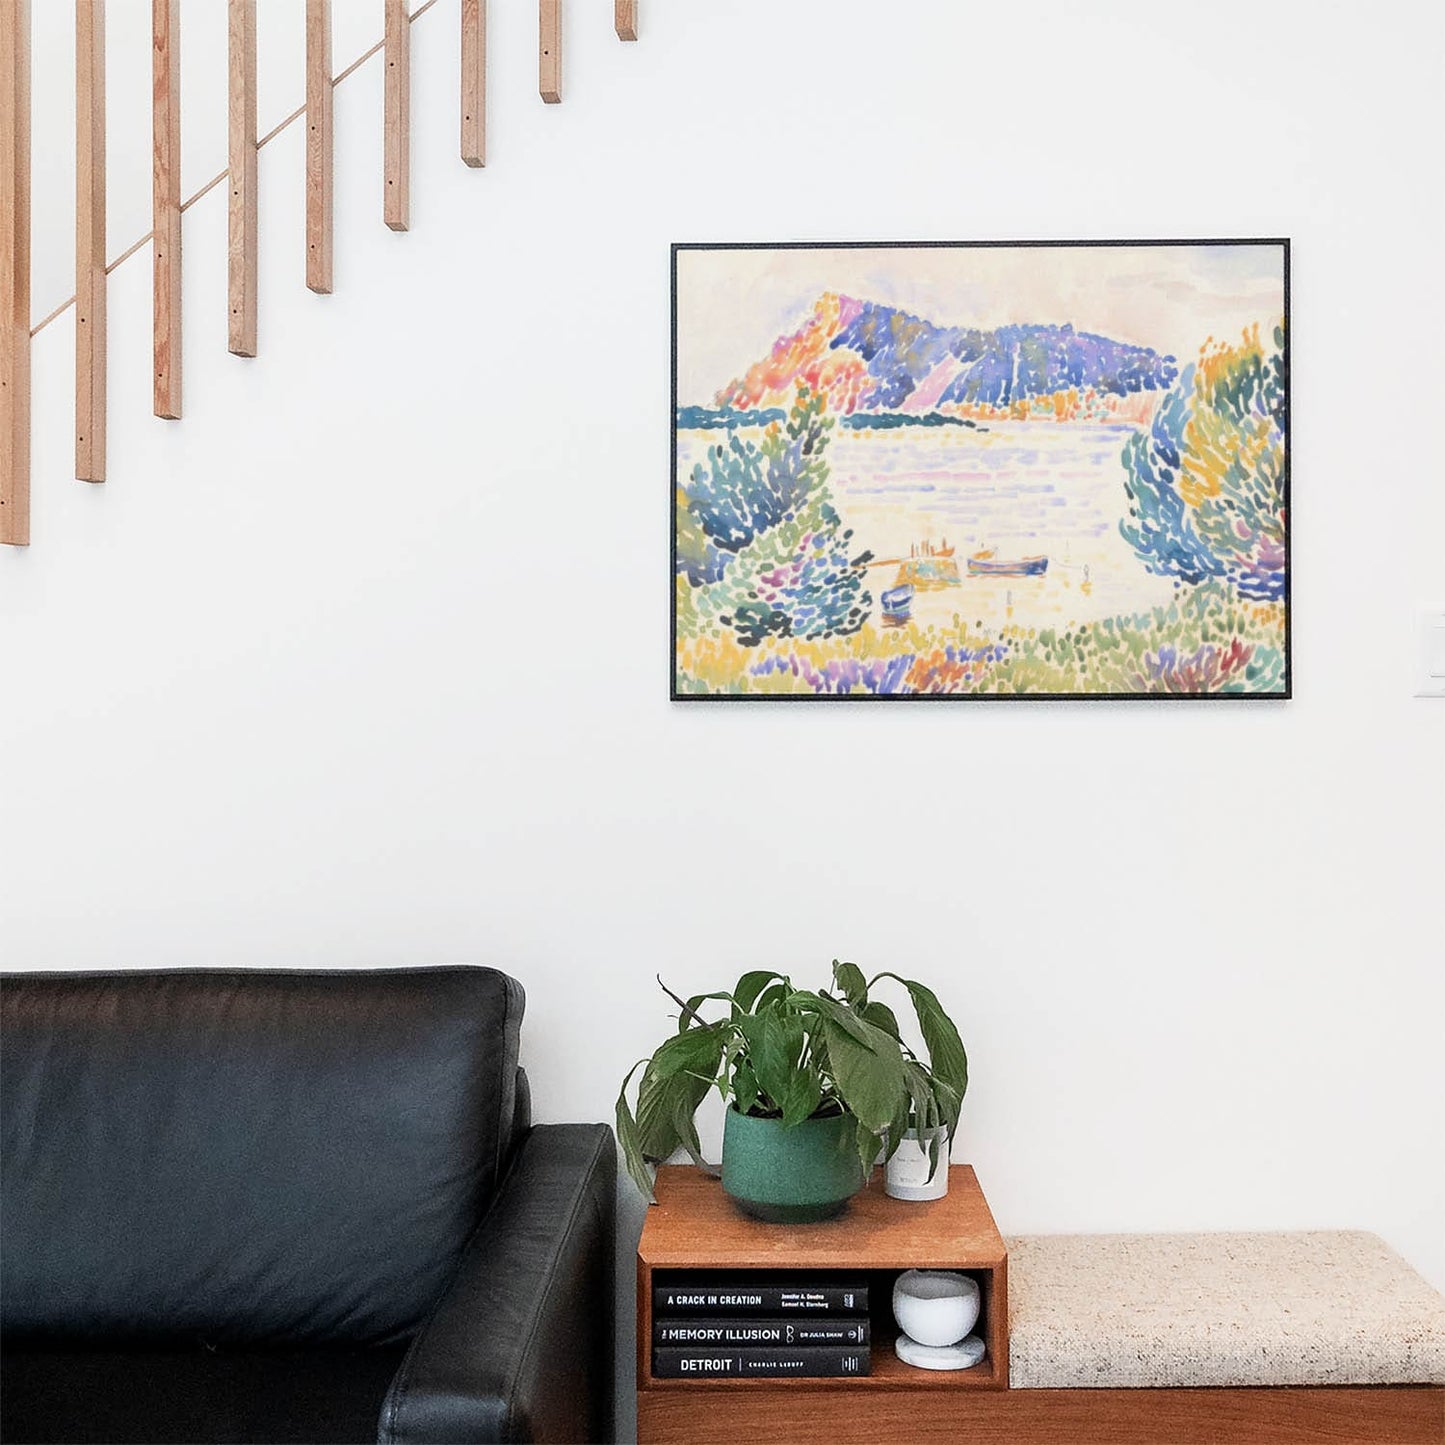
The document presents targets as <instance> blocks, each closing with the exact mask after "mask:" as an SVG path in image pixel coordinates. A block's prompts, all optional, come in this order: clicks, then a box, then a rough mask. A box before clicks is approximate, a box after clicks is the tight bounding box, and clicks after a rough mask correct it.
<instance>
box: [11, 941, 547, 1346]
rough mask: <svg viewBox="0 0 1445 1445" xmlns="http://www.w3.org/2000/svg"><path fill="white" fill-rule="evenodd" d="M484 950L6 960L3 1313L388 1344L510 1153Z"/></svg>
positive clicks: (139, 1329)
mask: <svg viewBox="0 0 1445 1445" xmlns="http://www.w3.org/2000/svg"><path fill="white" fill-rule="evenodd" d="M522 1007H523V996H522V990H521V987H520V985H519V984H517V983H516V982H515V981H514V980H512V979H509V978H507V977H506V976H505V975H504V974H501V973H497V972H496V971H494V970H492V969H484V968H439V969H400V970H380V971H365V972H350V971H348V972H271V971H220V970H199V971H181V972H160V973H156V972H126V973H110V974H95V973H90V974H66V973H47V974H33V973H30V974H8V975H5V976H3V978H0V1024H3V1034H0V1231H3V1234H0V1243H3V1247H0V1320H3V1329H4V1332H5V1334H6V1336H7V1337H9V1338H12V1339H16V1338H20V1339H25V1338H30V1339H33V1338H36V1337H43V1338H50V1339H72V1340H76V1341H78V1342H83V1341H85V1340H87V1339H100V1338H105V1339H111V1340H114V1339H115V1338H117V1337H132V1338H137V1339H151V1340H167V1339H170V1340H175V1339H190V1340H197V1339H198V1340H200V1341H203V1342H205V1343H208V1344H217V1345H219V1344H222V1343H226V1344H235V1343H238V1342H246V1343H275V1344H282V1343H295V1342H301V1341H307V1342H323V1341H324V1342H348V1343H363V1344H384V1343H390V1342H393V1341H395V1340H398V1339H401V1338H403V1337H405V1336H406V1335H407V1334H408V1333H410V1332H411V1331H412V1330H413V1329H415V1327H416V1326H417V1325H418V1324H419V1323H420V1322H421V1319H422V1318H423V1316H424V1315H425V1313H426V1311H427V1310H428V1309H429V1308H430V1307H431V1305H432V1304H433V1303H434V1302H435V1300H436V1298H437V1296H438V1294H439V1293H440V1290H441V1287H442V1285H443V1284H444V1283H445V1281H446V1279H447V1277H448V1276H449V1274H450V1273H451V1271H452V1269H453V1267H454V1265H455V1262H456V1260H457V1258H458V1256H459V1254H460V1251H461V1249H462V1246H463V1244H464V1243H465V1241H466V1239H467V1237H468V1235H469V1234H470V1233H471V1232H472V1230H473V1229H474V1228H475V1226H476V1224H477V1223H478V1222H479V1220H480V1218H481V1216H482V1214H483V1212H484V1211H485V1209H486V1207H487V1204H488V1202H489V1200H490V1198H491V1195H492V1192H493V1189H494V1187H495V1185H496V1183H497V1180H498V1176H499V1173H500V1172H501V1170H502V1169H503V1168H504V1166H505V1162H506V1154H507V1150H508V1148H509V1146H510V1141H511V1128H512V1116H513V1109H514V1104H515V1098H516V1089H517V1084H516V1079H517V1050H518V1034H519V1026H520V1021H521V1014H522Z"/></svg>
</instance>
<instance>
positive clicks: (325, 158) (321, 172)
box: [306, 0, 332, 296]
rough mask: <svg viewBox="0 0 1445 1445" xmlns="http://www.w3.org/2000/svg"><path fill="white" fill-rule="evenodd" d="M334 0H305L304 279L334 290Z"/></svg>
mask: <svg viewBox="0 0 1445 1445" xmlns="http://www.w3.org/2000/svg"><path fill="white" fill-rule="evenodd" d="M331 114H332V101H331V0H306V284H307V286H309V287H310V288H311V290H313V291H316V292H319V293H320V294H322V295H323V296H329V295H330V294H331V284H332V276H331V210H332V178H331V152H332V138H331Z"/></svg>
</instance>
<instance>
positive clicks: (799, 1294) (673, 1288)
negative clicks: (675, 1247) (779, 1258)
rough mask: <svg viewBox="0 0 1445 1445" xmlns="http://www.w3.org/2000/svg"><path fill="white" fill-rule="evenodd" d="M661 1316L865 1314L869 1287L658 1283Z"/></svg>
mask: <svg viewBox="0 0 1445 1445" xmlns="http://www.w3.org/2000/svg"><path fill="white" fill-rule="evenodd" d="M652 1308H653V1311H654V1312H655V1313H657V1314H659V1315H688V1316H693V1315H732V1316H735V1317H737V1318H741V1317H742V1316H743V1315H754V1314H760V1315H774V1314H810V1315H812V1314H818V1315H825V1314H834V1315H866V1314H867V1313H868V1286H867V1285H857V1286H852V1285H849V1286H843V1287H838V1288H834V1287H831V1286H830V1287H829V1288H826V1289H803V1288H795V1287H793V1286H791V1285H748V1284H738V1285H735V1286H717V1285H707V1286H701V1287H699V1286H688V1285H671V1284H659V1285H654V1286H653V1289H652Z"/></svg>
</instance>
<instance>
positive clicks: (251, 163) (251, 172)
mask: <svg viewBox="0 0 1445 1445" xmlns="http://www.w3.org/2000/svg"><path fill="white" fill-rule="evenodd" d="M229 32H230V34H229V49H228V65H229V71H230V85H229V87H228V98H227V117H228V119H227V130H228V137H227V144H228V150H229V154H228V160H229V162H230V167H229V169H230V177H229V179H230V183H231V185H230V198H229V206H228V214H227V246H228V256H227V271H226V289H227V301H228V310H229V316H228V319H227V325H228V335H229V350H230V351H231V352H232V353H233V354H234V355H236V356H255V354H256V255H257V242H258V239H259V236H258V220H259V217H258V213H257V208H256V189H257V177H256V0H230V25H229Z"/></svg>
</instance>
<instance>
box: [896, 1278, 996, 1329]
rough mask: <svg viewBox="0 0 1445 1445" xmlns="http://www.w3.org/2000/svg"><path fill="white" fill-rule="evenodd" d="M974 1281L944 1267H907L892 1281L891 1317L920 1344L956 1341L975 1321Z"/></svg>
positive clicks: (975, 1283)
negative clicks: (908, 1268)
mask: <svg viewBox="0 0 1445 1445" xmlns="http://www.w3.org/2000/svg"><path fill="white" fill-rule="evenodd" d="M978 1310H979V1293H978V1283H977V1281H976V1280H972V1279H970V1278H969V1277H968V1276H967V1275H966V1274H955V1273H953V1271H951V1270H945V1269H910V1270H906V1271H905V1272H904V1273H903V1274H900V1275H899V1276H898V1279H897V1281H896V1282H895V1283H894V1285H893V1318H894V1319H895V1320H897V1321H898V1328H899V1329H900V1330H902V1331H903V1333H904V1334H905V1335H907V1336H908V1337H909V1338H910V1339H914V1340H917V1341H918V1343H919V1344H920V1345H956V1344H957V1343H958V1342H959V1341H960V1340H961V1339H962V1338H963V1337H964V1336H965V1335H966V1334H967V1333H968V1332H969V1331H970V1330H971V1329H972V1328H973V1327H974V1325H975V1324H976V1323H977V1322H978Z"/></svg>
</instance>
